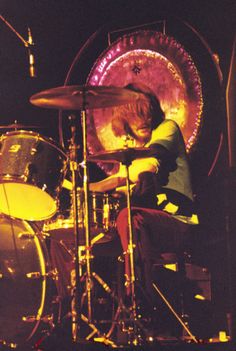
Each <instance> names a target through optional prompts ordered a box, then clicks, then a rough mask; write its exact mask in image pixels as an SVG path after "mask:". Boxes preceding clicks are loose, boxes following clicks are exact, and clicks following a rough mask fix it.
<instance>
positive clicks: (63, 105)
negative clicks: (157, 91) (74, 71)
mask: <svg viewBox="0 0 236 351" xmlns="http://www.w3.org/2000/svg"><path fill="white" fill-rule="evenodd" d="M139 98H144V95H143V94H141V93H137V92H134V91H131V90H129V89H125V88H118V87H114V86H86V85H84V86H83V85H82V86H79V85H71V86H62V87H57V88H52V89H48V90H44V91H42V92H39V93H37V94H34V95H33V96H31V98H30V102H31V103H32V104H33V105H36V106H39V107H45V108H56V109H61V110H82V109H83V110H84V109H96V108H104V107H112V106H118V105H123V104H127V103H130V102H132V101H135V100H137V99H139Z"/></svg>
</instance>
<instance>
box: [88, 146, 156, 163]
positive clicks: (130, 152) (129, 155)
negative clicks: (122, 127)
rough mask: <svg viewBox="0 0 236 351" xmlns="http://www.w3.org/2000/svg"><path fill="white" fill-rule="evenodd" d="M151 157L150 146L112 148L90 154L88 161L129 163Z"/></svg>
mask: <svg viewBox="0 0 236 351" xmlns="http://www.w3.org/2000/svg"><path fill="white" fill-rule="evenodd" d="M146 157H151V150H150V149H149V148H142V147H137V148H133V147H130V148H127V149H118V150H110V151H104V152H99V153H96V154H94V155H90V156H89V157H88V161H91V162H106V163H114V162H121V163H124V164H125V163H127V161H128V162H132V161H133V160H136V159H138V158H146Z"/></svg>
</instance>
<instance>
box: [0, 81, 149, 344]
mask: <svg viewBox="0 0 236 351" xmlns="http://www.w3.org/2000/svg"><path fill="white" fill-rule="evenodd" d="M140 98H144V96H142V94H139V93H136V92H132V91H129V90H127V89H123V88H117V87H112V86H110V87H105V86H64V87H58V88H53V89H49V90H46V91H43V92H40V93H37V94H35V95H33V96H32V97H31V98H30V102H31V103H32V104H34V105H36V106H38V107H42V108H53V109H61V110H79V111H80V113H81V122H82V131H83V162H82V163H80V164H79V163H78V160H77V155H76V154H77V153H76V150H77V148H78V145H77V144H76V141H75V139H76V138H75V131H76V128H77V125H78V121H77V120H76V118H74V120H73V123H72V126H71V142H70V143H71V145H70V146H69V151H68V152H67V151H66V150H65V149H64V148H62V147H61V146H60V145H59V144H57V143H56V142H55V141H54V140H52V139H51V138H46V137H44V136H42V135H40V134H38V133H36V132H33V131H31V130H30V131H27V129H34V128H36V127H37V126H24V125H20V124H17V123H13V124H10V125H6V126H0V129H10V130H12V131H9V132H6V134H3V135H2V136H1V138H0V213H1V215H0V228H1V235H0V247H1V249H0V250H1V257H0V291H1V302H0V315H1V317H0V344H2V345H5V346H6V347H12V348H15V347H17V346H19V345H20V346H21V345H23V346H24V345H26V344H28V345H32V343H33V342H35V339H36V338H37V337H39V335H38V334H39V332H40V331H41V329H42V328H43V327H42V324H43V325H44V323H45V322H46V323H47V324H48V325H49V326H50V328H53V325H54V321H53V317H52V315H51V314H50V313H49V311H51V305H52V301H51V299H50V297H49V296H48V295H49V293H48V291H49V290H50V286H51V285H52V284H53V281H54V280H57V271H56V270H55V269H52V266H51V263H50V257H49V254H48V248H47V244H46V239H45V238H48V237H49V240H50V236H51V235H52V237H54V238H55V237H56V238H57V239H58V240H59V241H60V240H61V239H63V238H66V237H67V236H68V235H71V233H73V238H74V244H75V248H76V249H75V252H76V253H75V255H74V257H73V259H74V272H75V279H74V284H73V287H72V288H73V289H72V291H73V293H72V300H73V303H72V304H71V306H72V311H71V316H72V328H71V330H72V340H73V341H74V342H77V341H79V340H80V339H81V335H80V323H81V322H82V321H83V322H84V321H86V322H87V324H88V325H89V326H92V327H91V328H92V330H93V331H94V330H95V333H96V332H97V334H98V335H99V336H101V335H100V333H99V331H98V329H97V328H96V326H95V325H94V324H93V308H92V307H93V306H92V303H93V301H92V294H91V290H92V286H93V284H92V280H93V279H94V277H96V279H97V281H98V282H100V284H101V285H102V286H103V287H104V288H105V287H106V289H108V291H110V290H109V287H108V285H107V284H106V283H105V282H104V281H103V280H102V278H101V277H99V276H98V275H96V273H94V272H92V270H91V260H92V256H91V246H92V245H93V244H94V243H103V242H107V241H110V240H112V232H114V231H115V227H116V217H117V213H118V210H119V200H117V199H116V198H114V197H111V196H110V194H103V193H91V192H90V191H89V174H88V166H87V165H88V163H89V162H112V163H114V162H118V163H122V164H124V165H125V166H126V170H127V174H126V178H127V180H126V190H127V192H126V193H127V207H128V209H129V216H128V217H129V223H128V226H129V232H130V233H129V238H130V239H129V256H130V266H131V278H130V286H131V302H132V303H131V308H130V309H129V313H130V316H131V317H130V318H131V320H132V323H131V325H132V328H131V327H130V328H129V334H132V340H133V342H134V343H135V342H137V340H136V332H137V329H139V327H140V322H138V321H137V313H136V298H135V288H134V282H135V272H134V257H133V241H132V220H131V210H130V184H129V165H130V164H131V162H132V160H134V159H136V158H143V157H147V156H148V152H149V149H143V148H129V147H126V148H124V149H118V150H110V151H107V152H105V151H104V152H100V153H98V154H93V155H90V156H89V155H88V154H87V129H86V128H87V126H86V111H87V110H88V109H98V108H105V107H112V106H116V105H122V104H126V103H130V102H134V101H136V100H137V99H140ZM81 165H82V167H83V188H82V189H81V188H79V186H78V169H79V167H80V166H81ZM68 168H70V171H71V175H72V178H71V180H72V182H69V181H67V180H66V179H65V176H66V172H67V170H68ZM63 187H65V188H67V189H70V191H71V197H72V204H71V208H70V209H69V211H68V216H67V217H66V218H65V217H63V218H61V217H60V216H57V214H58V211H59V209H58V206H59V205H58V199H59V196H60V193H61V191H62V188H63ZM42 223H43V230H42ZM82 245H83V247H84V250H85V255H84V257H85V266H86V274H85V277H86V278H85V280H86V285H85V287H86V294H87V301H88V303H87V314H88V316H87V317H85V316H84V315H83V314H82V312H81V306H80V301H81V300H82V295H83V292H82V291H81V284H80V281H81V277H82V276H81V274H82V273H81V272H82V269H81V265H84V262H83V263H82V264H81V262H82V261H83V257H81V254H80V250H79V248H80V247H81V246H82ZM111 294H113V292H111ZM113 295H114V294H113ZM116 299H117V298H116ZM122 306H123V307H122V308H121V309H124V310H126V311H127V308H126V307H125V306H124V305H122ZM131 329H132V332H131ZM105 339H106V338H104V340H105Z"/></svg>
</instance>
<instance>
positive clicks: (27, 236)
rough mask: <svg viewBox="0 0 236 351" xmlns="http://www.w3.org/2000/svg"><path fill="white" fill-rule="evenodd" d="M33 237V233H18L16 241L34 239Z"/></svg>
mask: <svg viewBox="0 0 236 351" xmlns="http://www.w3.org/2000/svg"><path fill="white" fill-rule="evenodd" d="M35 235H36V234H34V233H19V234H18V235H17V237H18V239H34V237H35Z"/></svg>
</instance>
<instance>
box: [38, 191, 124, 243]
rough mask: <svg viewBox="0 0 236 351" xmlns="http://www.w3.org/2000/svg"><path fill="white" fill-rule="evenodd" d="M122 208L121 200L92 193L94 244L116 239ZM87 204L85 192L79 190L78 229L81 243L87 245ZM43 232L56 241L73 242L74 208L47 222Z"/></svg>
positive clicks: (91, 222) (91, 228)
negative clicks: (85, 229) (85, 230)
mask: <svg viewBox="0 0 236 351" xmlns="http://www.w3.org/2000/svg"><path fill="white" fill-rule="evenodd" d="M119 208H120V203H119V198H116V197H114V196H113V195H110V194H107V193H99V192H90V194H89V213H90V218H89V219H90V234H91V241H92V243H93V242H94V243H104V242H107V241H110V240H112V239H113V238H114V235H115V233H116V218H117V214H118V211H119ZM84 225H85V203H84V191H83V190H82V189H80V190H78V227H79V234H80V235H79V242H80V244H81V245H83V244H84V243H85V235H84V230H83V229H84ZM43 230H44V231H45V232H49V233H50V235H51V237H52V238H53V239H56V240H67V239H69V240H71V239H73V233H74V219H73V210H72V206H71V208H70V209H68V210H67V211H62V213H58V214H57V216H56V217H55V218H53V219H51V220H49V221H47V222H45V224H44V227H43Z"/></svg>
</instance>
